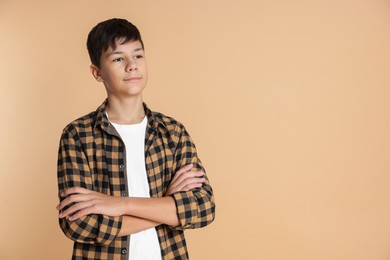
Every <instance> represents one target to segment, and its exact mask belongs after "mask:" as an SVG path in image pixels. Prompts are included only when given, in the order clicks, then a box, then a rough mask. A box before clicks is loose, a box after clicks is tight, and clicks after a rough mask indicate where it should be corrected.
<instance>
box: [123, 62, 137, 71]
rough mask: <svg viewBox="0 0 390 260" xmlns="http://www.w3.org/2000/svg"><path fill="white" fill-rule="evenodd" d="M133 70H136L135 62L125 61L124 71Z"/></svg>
mask: <svg viewBox="0 0 390 260" xmlns="http://www.w3.org/2000/svg"><path fill="white" fill-rule="evenodd" d="M134 70H138V65H137V62H136V61H129V62H128V63H127V66H126V71H127V72H130V71H134Z"/></svg>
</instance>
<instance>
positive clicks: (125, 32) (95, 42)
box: [87, 18, 144, 68]
mask: <svg viewBox="0 0 390 260" xmlns="http://www.w3.org/2000/svg"><path fill="white" fill-rule="evenodd" d="M118 40H120V41H121V42H120V43H119V44H124V43H127V42H129V41H140V42H141V45H142V48H144V43H143V42H142V39H141V34H140V32H139V30H138V28H137V27H136V26H135V25H134V24H132V23H130V22H129V21H127V20H125V19H119V18H113V19H109V20H106V21H103V22H100V23H98V24H97V25H96V26H95V27H93V28H92V30H91V31H90V32H89V34H88V39H87V49H88V53H89V58H90V59H91V62H92V64H93V65H95V66H97V67H98V68H100V57H101V56H102V53H103V52H105V51H106V50H107V49H108V48H109V47H111V48H113V49H115V48H116V44H117V41H118Z"/></svg>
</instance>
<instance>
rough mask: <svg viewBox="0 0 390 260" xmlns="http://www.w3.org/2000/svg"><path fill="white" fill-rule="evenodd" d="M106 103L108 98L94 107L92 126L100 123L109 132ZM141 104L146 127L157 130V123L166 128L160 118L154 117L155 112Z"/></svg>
mask: <svg viewBox="0 0 390 260" xmlns="http://www.w3.org/2000/svg"><path fill="white" fill-rule="evenodd" d="M107 103H108V99H106V100H104V102H103V103H102V104H101V105H100V106H99V107H98V108H97V109H96V116H95V123H94V128H96V127H97V126H98V125H100V126H101V128H102V129H103V130H105V131H107V132H109V129H108V128H109V126H110V122H109V120H108V118H107V115H106V106H107ZM143 106H144V109H145V114H146V117H147V118H148V127H151V128H152V129H154V130H157V128H158V126H159V125H160V126H162V127H164V128H166V126H165V124H164V122H163V121H162V120H161V118H159V117H156V116H155V113H153V112H152V111H151V110H150V109H149V107H148V106H147V105H146V104H145V103H143Z"/></svg>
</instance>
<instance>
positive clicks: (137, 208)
mask: <svg viewBox="0 0 390 260" xmlns="http://www.w3.org/2000/svg"><path fill="white" fill-rule="evenodd" d="M192 167H193V165H192V164H188V165H186V166H184V167H183V168H181V169H180V170H179V171H177V172H176V173H175V175H174V177H173V179H172V181H171V183H170V185H169V187H168V189H167V191H166V193H165V196H164V197H162V198H133V197H114V196H109V195H106V194H103V193H99V192H96V191H91V190H88V189H85V188H81V187H72V188H69V189H66V190H64V191H63V192H62V193H61V197H63V198H65V199H63V200H62V201H61V203H60V204H59V205H58V206H57V210H58V211H59V217H60V218H67V219H68V220H69V221H74V220H76V219H78V218H81V217H83V216H87V215H89V214H102V215H107V216H111V217H119V216H122V227H121V229H120V231H119V234H118V236H127V235H130V234H133V233H137V232H139V231H142V230H145V229H148V228H152V227H155V226H158V225H160V224H167V225H169V226H172V227H175V226H178V225H179V224H180V222H179V218H178V215H177V212H176V205H175V201H174V199H173V198H172V197H171V196H170V195H172V194H174V193H176V192H180V191H189V190H192V189H194V188H199V187H201V186H202V184H203V182H205V178H204V177H203V176H204V172H202V171H191V169H192ZM66 207H68V208H67V209H65V208H66Z"/></svg>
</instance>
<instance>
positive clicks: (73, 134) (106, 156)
mask: <svg viewBox="0 0 390 260" xmlns="http://www.w3.org/2000/svg"><path fill="white" fill-rule="evenodd" d="M106 104H107V100H106V101H105V102H104V103H103V104H102V105H101V106H100V107H99V108H98V109H97V110H96V111H95V112H92V113H90V114H88V115H86V116H84V117H81V118H79V119H77V120H75V121H73V122H72V123H70V124H69V125H68V126H66V127H65V129H64V131H63V133H62V136H61V141H60V148H59V155H58V188H59V194H60V192H62V191H63V190H65V189H67V188H70V187H74V186H79V187H84V188H87V189H90V190H94V191H98V192H101V193H105V194H108V195H111V196H128V188H127V177H126V176H127V173H126V161H125V158H126V154H125V152H126V151H125V146H124V144H123V142H122V140H121V138H120V136H119V134H118V133H117V131H116V130H115V128H114V127H113V126H112V125H111V124H110V122H109V121H108V119H107V117H106V115H105V106H106ZM144 108H145V111H146V116H147V118H148V125H147V129H146V136H145V163H146V171H147V175H148V176H147V177H148V182H149V188H150V196H151V197H152V198H156V197H163V196H164V193H165V191H166V189H167V188H168V185H169V184H170V182H171V179H172V177H173V176H174V174H175V172H176V171H178V170H179V169H180V168H181V167H183V166H185V165H187V164H189V163H193V164H194V168H196V170H202V171H205V170H204V168H203V166H202V163H201V161H200V160H199V158H198V155H197V152H196V148H195V145H194V143H193V142H192V140H191V138H190V136H189V134H188V133H187V131H186V130H185V128H184V126H183V125H182V124H180V123H179V122H177V121H176V120H174V119H173V118H170V117H167V116H165V115H163V114H160V113H156V112H152V111H150V110H149V109H148V107H147V106H146V105H144ZM171 196H172V197H173V198H174V200H175V202H176V208H177V213H178V217H179V221H180V225H179V226H177V227H170V226H168V225H159V226H157V227H156V231H157V235H158V238H159V242H160V247H161V255H162V258H163V259H188V252H187V247H186V241H185V238H184V230H185V229H192V228H200V227H204V226H206V225H208V224H209V223H211V222H212V221H213V220H214V210H215V204H214V197H213V191H212V188H211V186H210V184H209V181H208V179H207V177H206V182H205V183H204V184H203V186H202V187H201V188H197V189H194V190H191V191H187V192H177V193H175V194H172V195H171ZM60 199H61V198H60ZM59 222H60V227H61V229H62V230H63V232H64V233H65V235H66V236H67V237H69V238H70V239H72V240H73V241H74V248H73V257H72V259H128V251H129V242H130V241H129V236H123V237H118V233H119V231H120V229H121V225H122V217H111V216H105V215H98V214H91V215H88V216H84V217H82V218H80V219H77V220H75V221H68V220H66V219H59Z"/></svg>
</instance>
